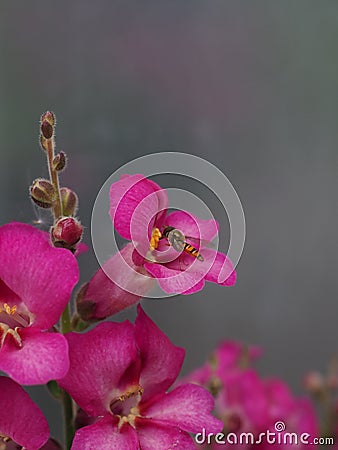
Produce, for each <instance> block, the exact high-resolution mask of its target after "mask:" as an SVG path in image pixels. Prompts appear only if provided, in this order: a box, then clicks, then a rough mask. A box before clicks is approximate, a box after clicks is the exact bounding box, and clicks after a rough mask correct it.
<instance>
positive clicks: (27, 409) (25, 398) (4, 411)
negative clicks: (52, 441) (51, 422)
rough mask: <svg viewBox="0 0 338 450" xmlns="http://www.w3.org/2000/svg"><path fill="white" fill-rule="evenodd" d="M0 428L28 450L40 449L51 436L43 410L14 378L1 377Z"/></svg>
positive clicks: (3, 433) (2, 433)
mask: <svg viewBox="0 0 338 450" xmlns="http://www.w3.org/2000/svg"><path fill="white" fill-rule="evenodd" d="M0 405H1V408H0V430H1V435H4V436H8V437H10V438H11V439H13V441H15V442H16V443H17V444H19V445H21V446H23V447H25V448H27V449H28V450H38V449H39V448H41V447H42V446H43V444H45V442H46V441H47V439H48V438H49V427H48V423H47V420H46V419H45V417H44V415H43V414H42V411H41V410H40V408H38V406H37V405H36V404H35V403H34V402H33V401H32V400H31V398H30V397H29V395H28V394H27V392H25V391H24V390H23V389H22V387H21V386H19V385H18V384H17V383H15V382H14V381H13V380H11V379H10V378H7V377H0Z"/></svg>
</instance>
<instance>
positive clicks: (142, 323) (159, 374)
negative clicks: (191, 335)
mask: <svg viewBox="0 0 338 450" xmlns="http://www.w3.org/2000/svg"><path fill="white" fill-rule="evenodd" d="M135 334H136V340H137V345H138V347H139V349H140V355H141V360H142V368H141V377H140V384H141V386H142V388H144V393H143V396H142V402H145V401H147V400H148V399H149V398H151V397H153V396H154V395H156V394H158V393H162V392H164V391H166V390H167V389H168V388H169V387H170V386H171V385H172V384H173V382H174V381H175V380H176V378H177V376H178V374H179V372H180V370H181V367H182V364H183V360H184V355H185V351H184V349H183V348H180V347H176V346H175V345H173V344H172V343H171V341H170V340H169V339H168V337H167V336H166V335H165V334H164V333H163V332H162V331H161V330H160V329H159V328H158V327H157V326H156V325H155V323H154V322H153V321H152V320H151V319H150V318H149V317H148V316H147V315H146V314H145V313H144V311H143V310H142V308H141V307H140V306H138V316H137V319H136V321H135Z"/></svg>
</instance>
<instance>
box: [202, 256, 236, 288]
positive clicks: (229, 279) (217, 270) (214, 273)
mask: <svg viewBox="0 0 338 450" xmlns="http://www.w3.org/2000/svg"><path fill="white" fill-rule="evenodd" d="M203 256H204V259H205V261H210V262H212V261H213V263H212V266H211V268H210V269H209V271H208V273H207V274H206V276H205V279H206V280H207V281H212V282H214V283H218V284H221V285H222V286H233V285H234V284H235V283H236V272H235V269H234V266H233V264H232V262H231V261H230V259H229V258H228V257H227V256H226V255H225V254H224V253H221V252H216V251H215V250H212V249H210V248H207V249H203Z"/></svg>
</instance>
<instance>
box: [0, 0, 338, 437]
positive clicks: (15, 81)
mask: <svg viewBox="0 0 338 450" xmlns="http://www.w3.org/2000/svg"><path fill="white" fill-rule="evenodd" d="M0 52H1V71H0V151H1V165H0V199H1V215H0V222H1V223H5V222H7V221H10V220H19V221H28V222H31V223H32V222H33V221H34V220H36V219H37V217H36V214H37V213H36V211H34V209H33V208H32V205H31V204H30V201H29V199H28V195H27V192H28V186H29V183H30V182H31V181H32V180H33V179H34V178H35V177H37V176H46V174H47V170H46V167H45V160H44V155H43V153H42V151H40V150H39V146H38V120H39V116H40V114H41V113H42V112H44V111H45V110H47V109H50V110H53V111H54V112H55V113H56V115H57V118H58V128H57V144H58V149H59V150H61V149H62V150H64V151H66V153H67V154H68V156H69V158H70V162H69V167H68V170H67V171H66V172H65V173H64V174H63V175H62V184H63V185H65V186H69V187H71V188H74V189H75V190H76V191H77V193H78V194H79V196H80V206H81V208H80V217H81V220H82V222H83V224H84V225H85V227H86V235H85V241H86V242H87V243H88V244H89V245H90V215H91V209H92V206H93V203H94V200H95V197H96V195H97V193H98V190H99V188H100V186H101V185H102V184H103V183H104V181H105V180H106V178H107V177H108V176H109V175H110V174H111V173H112V172H114V171H115V170H116V169H117V168H118V167H119V166H120V165H122V164H124V163H126V162H128V161H130V160H132V159H133V158H135V157H138V156H142V155H145V154H148V153H151V152H158V151H182V152H186V153H191V154H194V155H199V156H202V157H204V158H207V159H208V160H209V161H210V162H212V163H213V164H215V165H216V166H218V167H219V168H220V169H221V170H222V171H223V172H224V173H225V174H226V175H227V176H228V178H229V179H230V180H231V182H232V183H233V185H234V187H235V188H236V190H237V192H238V194H239V196H240V198H241V201H242V204H243V207H244V210H245V215H246V220H247V241H246V246H245V250H244V253H243V256H242V259H241V261H240V264H239V266H238V267H237V270H238V283H237V285H236V287H233V288H222V287H219V286H216V285H213V284H208V285H207V286H206V288H205V289H204V290H203V291H202V292H200V293H197V294H194V295H192V296H177V297H174V298H171V299H168V300H158V301H156V300H145V301H144V302H143V304H144V307H145V309H146V311H147V312H148V313H149V314H150V315H151V317H152V318H153V320H155V321H156V323H157V324H158V325H159V326H160V327H161V328H162V329H163V330H164V331H165V332H166V333H167V334H168V335H169V336H170V338H171V339H172V340H173V341H174V342H175V344H177V345H180V346H183V347H185V348H186V350H187V356H186V362H185V366H184V373H186V372H187V371H188V370H190V369H192V368H194V367H197V366H198V365H201V364H202V363H203V361H204V360H205V358H206V356H207V354H208V352H210V351H211V350H212V349H213V348H214V347H215V346H216V344H217V343H218V342H219V341H220V340H222V339H236V340H240V341H242V342H245V343H252V344H257V345H259V346H261V347H262V348H263V350H264V356H263V358H262V360H261V362H260V364H259V370H260V373H261V374H262V375H264V376H278V377H282V378H283V379H284V380H286V381H287V382H288V383H289V384H290V385H291V386H292V388H293V390H294V391H295V392H297V393H300V392H301V384H302V378H303V376H304V374H305V373H306V372H307V371H308V370H309V369H319V370H325V368H326V366H327V363H328V360H329V359H330V357H331V356H332V355H333V354H335V352H336V351H337V347H338V345H337V335H338V332H337V325H336V324H337V312H338V307H337V295H336V294H337V250H338V246H337V219H338V212H337V188H338V176H337V175H338V127H337V119H338V95H337V92H338V3H337V1H336V0H332V1H330V0H326V1H323V2H318V1H309V0H307V1H305V0H301V1H298V2H294V1H293V0H287V1H284V2H280V1H278V0H274V1H257V0H255V1H239V0H231V1H226V2H224V1H213V2H205V1H199V0H188V1H177V0H171V1H159V0H156V1H145V2H141V1H129V0H127V1H111V0H110V1H108V0H105V1H98V2H92V1H89V0H81V1H79V0H76V1H72V2H68V1H64V0H61V1H58V2H51V1H34V2H21V1H17V0H11V1H9V0H4V1H2V2H1V5H0ZM164 185H174V186H178V187H183V188H191V189H192V190H193V191H194V193H196V194H198V195H199V194H200V195H201V197H202V198H204V199H205V200H206V201H207V202H208V194H207V193H205V192H204V191H203V189H200V187H199V186H198V185H196V186H195V185H193V184H191V183H186V180H181V179H177V180H176V181H175V180H174V179H172V178H170V177H168V178H167V179H166V180H165V183H164ZM202 191H203V192H202ZM203 196H204V197H203ZM209 203H210V205H209V206H210V207H211V208H212V209H213V211H214V212H215V215H216V217H217V218H218V219H219V220H220V222H221V230H222V231H221V238H222V239H224V242H226V239H227V221H226V218H225V217H223V216H221V217H218V212H219V211H220V208H219V205H217V201H216V199H214V198H212V196H210V202H209ZM223 247H224V246H223ZM225 248H226V247H225ZM225 248H223V249H225ZM80 264H81V268H82V281H85V280H86V279H88V277H89V276H90V275H92V274H93V273H94V271H95V270H96V269H97V267H98V264H97V261H96V259H95V256H94V254H93V252H92V251H90V252H89V253H88V254H87V255H85V256H82V257H81V261H80ZM125 317H129V318H133V317H134V311H130V312H128V313H126V314H122V315H121V317H119V318H118V319H119V320H120V319H122V318H125ZM30 392H31V393H32V395H33V398H34V399H35V400H36V401H38V402H39V404H40V406H41V407H42V408H43V410H44V411H45V412H46V413H47V414H48V418H49V421H50V425H51V428H52V433H53V435H54V436H58V435H60V433H61V421H60V420H61V419H60V415H59V412H58V405H57V403H53V401H52V400H50V399H49V397H48V395H45V394H44V391H43V390H42V389H41V388H36V387H35V388H32V389H30Z"/></svg>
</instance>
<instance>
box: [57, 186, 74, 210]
mask: <svg viewBox="0 0 338 450" xmlns="http://www.w3.org/2000/svg"><path fill="white" fill-rule="evenodd" d="M60 194H61V203H62V211H63V215H64V216H74V215H75V213H76V210H77V205H78V198H77V195H76V194H75V192H74V191H72V190H71V189H69V188H67V187H63V188H61V189H60Z"/></svg>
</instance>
